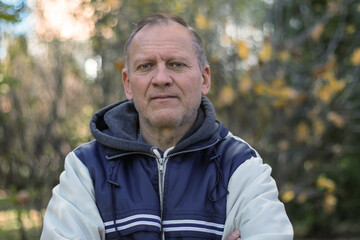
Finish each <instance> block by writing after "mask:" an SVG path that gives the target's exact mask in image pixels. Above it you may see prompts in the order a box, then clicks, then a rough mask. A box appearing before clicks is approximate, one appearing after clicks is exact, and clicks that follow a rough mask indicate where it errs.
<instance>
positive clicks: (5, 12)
mask: <svg viewBox="0 0 360 240" xmlns="http://www.w3.org/2000/svg"><path fill="white" fill-rule="evenodd" d="M24 8H25V5H24V4H23V3H22V4H21V5H19V6H12V5H8V4H5V3H3V2H2V1H0V21H1V20H3V21H6V22H11V23H16V22H20V21H21V15H20V14H21V12H22V11H23V10H24Z"/></svg>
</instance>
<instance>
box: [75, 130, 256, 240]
mask: <svg viewBox="0 0 360 240" xmlns="http://www.w3.org/2000/svg"><path fill="white" fill-rule="evenodd" d="M226 133H227V130H226V129H225V128H224V127H223V126H222V134H220V136H221V135H222V138H221V139H213V140H212V142H206V143H202V144H200V145H198V146H196V147H191V148H188V149H187V150H184V151H181V152H177V153H170V154H169V155H168V156H167V159H168V161H167V165H166V168H165V172H164V185H163V186H164V187H163V195H162V199H160V191H161V190H160V189H159V188H160V187H159V181H161V180H159V169H158V164H157V159H156V155H155V154H153V153H151V152H149V153H141V152H123V153H121V152H118V153H116V154H114V152H113V151H107V149H106V148H104V146H102V145H101V144H99V143H98V142H97V141H93V142H91V143H88V144H86V145H83V146H81V147H79V148H77V149H76V150H75V154H76V155H77V156H78V157H79V159H80V160H81V161H82V162H83V163H84V164H85V165H86V166H87V168H88V169H89V172H90V176H91V178H92V180H93V184H94V188H95V197H96V204H97V207H98V209H99V212H100V215H101V217H102V219H103V221H104V225H105V229H106V239H139V240H140V239H141V240H144V239H147V240H151V239H154V240H155V239H156V240H159V239H162V236H164V237H165V239H169V240H170V239H187V240H190V239H197V240H199V239H221V237H222V232H223V228H224V223H225V218H226V195H227V193H228V192H227V184H228V181H229V179H230V177H231V175H232V173H233V172H234V171H235V170H236V168H237V167H238V166H239V165H241V164H242V163H243V162H244V161H246V160H248V159H250V158H251V157H252V156H254V157H255V156H256V153H255V151H254V150H252V149H250V148H249V146H248V145H247V144H245V143H243V142H241V141H238V140H236V139H234V138H232V137H225V136H224V135H226ZM161 205H163V206H161Z"/></svg>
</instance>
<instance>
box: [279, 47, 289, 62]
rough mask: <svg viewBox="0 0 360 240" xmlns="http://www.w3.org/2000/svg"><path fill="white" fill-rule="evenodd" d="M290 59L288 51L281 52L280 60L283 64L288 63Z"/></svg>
mask: <svg viewBox="0 0 360 240" xmlns="http://www.w3.org/2000/svg"><path fill="white" fill-rule="evenodd" d="M289 59H290V53H289V51H287V50H282V51H280V52H279V60H280V61H281V62H287V61H289Z"/></svg>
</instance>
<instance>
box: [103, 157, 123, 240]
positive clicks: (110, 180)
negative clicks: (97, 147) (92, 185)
mask: <svg viewBox="0 0 360 240" xmlns="http://www.w3.org/2000/svg"><path fill="white" fill-rule="evenodd" d="M106 158H107V157H106ZM114 167H115V162H114V161H111V162H110V167H109V178H108V180H107V181H106V182H107V183H109V184H110V186H111V205H112V208H113V211H112V212H113V221H114V227H115V231H116V232H117V235H118V238H119V239H121V235H120V232H119V231H118V229H117V227H116V219H117V217H116V195H115V188H120V184H118V183H117V182H115V177H113V172H114Z"/></svg>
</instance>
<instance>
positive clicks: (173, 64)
mask: <svg viewBox="0 0 360 240" xmlns="http://www.w3.org/2000/svg"><path fill="white" fill-rule="evenodd" d="M169 66H170V67H171V68H175V69H181V68H184V67H186V65H185V64H184V63H181V62H171V63H170V64H169Z"/></svg>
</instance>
